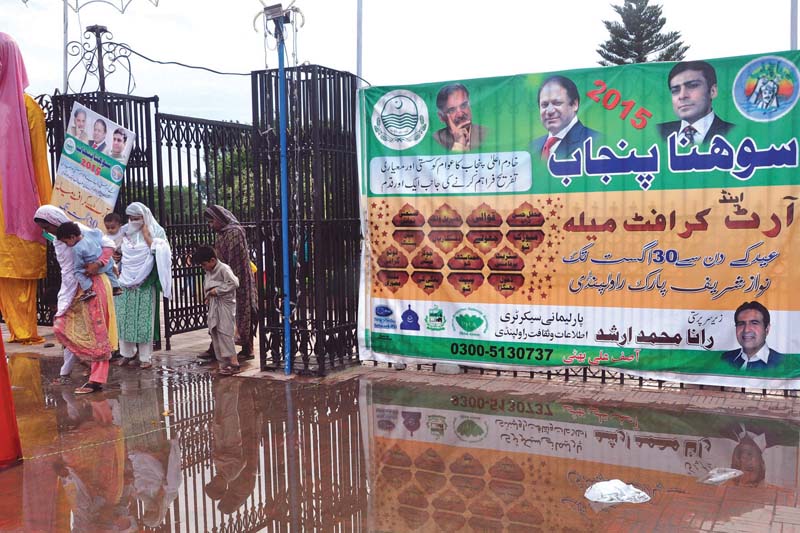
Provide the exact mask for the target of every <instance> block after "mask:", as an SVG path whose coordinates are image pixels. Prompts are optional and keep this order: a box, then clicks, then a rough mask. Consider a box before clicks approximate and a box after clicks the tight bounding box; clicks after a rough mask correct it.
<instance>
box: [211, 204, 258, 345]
mask: <svg viewBox="0 0 800 533" xmlns="http://www.w3.org/2000/svg"><path fill="white" fill-rule="evenodd" d="M205 218H206V220H207V221H208V225H209V226H210V227H211V229H212V230H214V232H216V234H217V239H216V242H215V243H214V249H215V250H216V252H217V258H218V259H219V260H220V261H222V262H223V263H225V264H227V265H228V266H230V267H231V270H233V273H234V275H235V276H236V277H237V278H239V288H238V289H236V339H237V341H236V342H237V344H241V346H242V351H241V352H239V358H240V359H242V358H244V359H252V358H253V334H254V330H255V327H254V326H255V324H256V317H257V315H258V312H257V309H258V301H257V300H256V284H255V276H254V275H253V271H252V270H251V269H250V249H249V248H248V246H247V236H246V235H245V232H244V228H243V227H242V225H241V224H240V223H239V221H238V220H237V219H236V217H235V216H233V213H231V212H230V211H228V210H227V209H225V208H224V207H222V206H221V205H212V206H210V207H208V208H206V210H205ZM211 350H212V348H209V351H208V353H209V354H210V353H211Z"/></svg>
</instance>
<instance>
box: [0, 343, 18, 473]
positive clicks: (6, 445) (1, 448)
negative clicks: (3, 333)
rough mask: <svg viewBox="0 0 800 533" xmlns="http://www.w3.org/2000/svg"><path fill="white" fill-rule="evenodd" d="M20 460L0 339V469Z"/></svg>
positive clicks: (15, 422) (3, 350)
mask: <svg viewBox="0 0 800 533" xmlns="http://www.w3.org/2000/svg"><path fill="white" fill-rule="evenodd" d="M20 459H22V446H21V445H20V443H19V429H18V428H17V414H16V412H15V411H14V397H13V395H12V394H11V379H10V378H9V376H8V363H7V362H6V348H5V345H4V344H3V339H2V338H0V468H2V467H4V466H8V465H11V464H13V463H15V462H17V461H19V460H20Z"/></svg>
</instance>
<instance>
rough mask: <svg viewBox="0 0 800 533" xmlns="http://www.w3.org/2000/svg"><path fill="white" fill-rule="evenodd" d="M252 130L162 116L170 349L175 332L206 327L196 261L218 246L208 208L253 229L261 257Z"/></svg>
mask: <svg viewBox="0 0 800 533" xmlns="http://www.w3.org/2000/svg"><path fill="white" fill-rule="evenodd" d="M252 140H253V128H252V127H251V126H248V125H243V124H237V123H233V122H219V121H212V120H203V119H197V118H191V117H182V116H176V115H167V114H162V113H159V114H158V115H157V116H156V146H157V147H158V148H157V150H156V159H157V163H158V164H157V168H158V186H159V192H160V202H159V204H158V208H159V211H158V215H159V220H160V221H161V224H162V225H163V226H164V229H165V231H166V232H167V237H168V239H169V242H170V246H171V247H172V278H173V284H174V285H173V299H172V300H167V301H165V304H164V329H165V336H166V338H167V349H169V348H170V337H171V336H172V335H176V334H180V333H185V332H188V331H195V330H198V329H202V328H205V327H206V308H205V304H204V303H203V294H202V286H203V272H202V270H201V269H200V267H198V266H193V265H191V262H190V261H189V258H190V257H191V255H192V252H193V251H194V249H195V247H196V246H197V245H198V244H209V245H213V244H214V235H213V233H212V231H211V230H210V228H209V227H208V224H207V223H206V222H205V219H204V218H203V212H204V210H205V208H206V207H207V206H208V205H212V204H219V205H222V206H224V207H226V208H227V209H229V210H230V211H231V212H232V213H234V215H236V217H237V218H238V219H239V221H240V222H241V223H242V225H243V226H244V227H245V230H246V232H247V238H248V240H247V242H248V243H249V244H250V246H251V248H252V249H251V255H252V257H253V258H254V259H255V257H256V249H257V248H258V243H260V242H261V236H260V235H259V233H258V224H257V221H258V220H259V215H258V212H257V206H258V202H257V199H256V183H255V180H254V176H253V170H252V168H253V153H252Z"/></svg>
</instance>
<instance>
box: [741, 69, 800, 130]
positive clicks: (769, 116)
mask: <svg viewBox="0 0 800 533" xmlns="http://www.w3.org/2000/svg"><path fill="white" fill-rule="evenodd" d="M798 81H800V73H798V70H797V67H796V66H795V64H794V63H792V62H791V61H789V60H788V59H785V58H783V57H778V56H762V57H759V58H758V59H754V60H753V61H750V62H749V63H747V64H746V65H745V66H744V67H742V68H741V70H739V73H738V74H737V75H736V80H735V81H734V82H733V101H734V103H735V104H736V108H737V109H738V110H739V112H740V113H741V114H742V115H744V116H745V117H747V118H749V119H750V120H754V121H756V122H770V121H772V120H777V119H779V118H781V117H782V116H784V115H785V114H786V113H788V112H789V111H791V110H792V108H793V107H794V105H795V104H796V103H797V98H798V94H799V93H798V86H797V83H798Z"/></svg>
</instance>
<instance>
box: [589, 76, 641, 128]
mask: <svg viewBox="0 0 800 533" xmlns="http://www.w3.org/2000/svg"><path fill="white" fill-rule="evenodd" d="M594 85H595V87H597V89H592V90H591V91H587V92H586V96H588V97H589V98H591V99H592V100H594V101H595V102H597V103H599V104H601V105H602V106H603V107H605V108H606V109H608V110H609V111H611V110H612V109H614V108H616V107H617V106H618V105H621V106H622V113H620V114H619V118H621V119H622V120H625V119H626V118H628V115H629V114H630V113H631V111H633V109H634V108H635V107H636V102H634V101H633V100H623V99H622V94H621V93H620V92H619V91H618V90H617V89H609V88H608V86H607V85H606V82H604V81H603V80H594ZM604 93H605V94H604ZM652 116H653V113H651V112H650V111H648V110H647V109H645V108H644V107H639V108H638V109H637V110H636V112H635V113H634V114H633V118H631V120H630V122H631V124H632V125H633V127H634V128H636V129H639V130H640V129H642V128H644V127H645V126H647V119H648V118H650V117H652Z"/></svg>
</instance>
